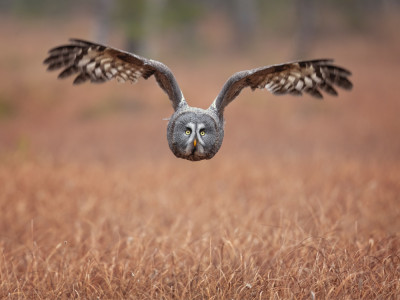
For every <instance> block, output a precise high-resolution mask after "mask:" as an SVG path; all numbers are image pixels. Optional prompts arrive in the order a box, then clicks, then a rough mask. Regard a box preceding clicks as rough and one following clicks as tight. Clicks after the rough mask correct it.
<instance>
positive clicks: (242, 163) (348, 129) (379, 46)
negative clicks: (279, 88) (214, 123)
mask: <svg viewBox="0 0 400 300" xmlns="http://www.w3.org/2000/svg"><path fill="white" fill-rule="evenodd" d="M399 28H400V1H399V0H326V1H317V0H297V1H289V0H282V1H269V0H268V1H267V0H230V1H227V0H224V1H222V0H221V1H212V0H203V1H194V0H147V1H145V0H135V1H133V0H130V1H129V0H116V1H109V0H99V1H93V0H91V1H81V0H69V1H54V0H0V211H1V217H0V253H1V255H0V260H1V262H0V275H1V278H2V280H0V298H6V297H7V298H10V299H14V298H13V297H15V299H17V298H18V299H20V298H35V296H36V297H37V298H41V299H43V298H46V299H55V298H60V297H61V295H65V297H66V298H73V297H75V295H77V297H78V298H79V297H83V298H95V297H99V298H105V299H110V298H127V297H126V295H129V294H131V295H132V297H133V298H140V299H142V298H147V299H158V298H163V296H162V295H163V293H165V295H167V296H166V297H165V299H168V298H174V299H180V298H182V299H189V298H191V297H190V295H188V294H185V293H188V292H190V293H192V292H193V295H204V296H201V298H210V297H211V296H210V291H211V294H212V293H215V295H219V296H218V297H219V298H223V299H225V298H229V299H231V298H237V299H249V298H256V297H257V298H260V299H261V298H263V297H267V298H279V297H281V298H282V299H289V298H290V299H291V298H302V299H303V298H307V297H310V295H311V298H313V299H314V296H315V298H321V299H325V298H332V295H334V294H331V292H332V291H333V292H334V293H336V298H351V299H361V298H371V299H372V298H378V294H379V297H380V298H384V299H391V298H394V297H395V296H394V295H398V294H399V284H398V260H396V258H398V257H399V247H400V246H399V245H400V243H399V240H400V239H399V232H400V218H399V215H400V205H399V200H400V185H399V182H400V160H399V159H400V138H399V137H400V118H399V112H400V85H399V83H398V78H399V70H400V55H399V53H400V35H399ZM69 38H81V39H88V40H92V41H95V42H101V43H106V44H108V45H111V46H113V47H116V48H120V49H125V50H129V51H133V52H135V53H137V54H139V55H142V56H144V57H149V58H153V59H157V60H160V61H162V62H164V63H165V64H166V65H168V66H169V67H170V68H171V69H172V71H173V72H174V74H175V77H176V79H177V81H178V82H179V85H180V87H181V88H182V90H183V93H184V95H185V98H186V100H187V101H188V103H189V104H190V105H192V106H198V107H201V108H207V107H208V106H209V105H210V104H211V103H212V101H213V100H214V98H215V97H216V95H217V94H218V93H219V91H220V89H221V87H222V85H223V84H224V82H225V81H226V80H227V79H228V78H229V77H230V76H231V75H232V74H233V73H235V72H237V71H240V70H246V69H250V68H255V67H260V66H263V65H271V64H279V63H283V62H287V61H291V60H299V59H316V58H334V59H335V63H336V64H337V65H339V66H342V67H345V68H346V69H349V70H350V71H351V72H352V74H353V75H352V76H351V77H350V80H351V81H352V82H353V84H354V88H353V90H352V91H350V92H349V91H344V90H340V89H338V93H339V96H338V97H332V96H329V95H326V96H325V98H324V100H322V101H319V100H316V99H313V98H311V97H310V96H307V95H305V96H303V97H293V96H274V95H272V94H270V93H268V92H267V91H264V90H257V91H254V92H252V91H251V90H250V89H248V90H243V91H242V93H241V94H240V96H239V97H238V98H237V99H236V100H235V101H234V102H232V103H231V104H230V105H229V106H228V107H227V108H226V110H225V119H226V126H225V138H224V143H223V145H222V147H221V149H220V150H219V152H218V153H217V155H216V156H215V157H214V158H213V159H212V160H209V161H201V162H196V163H192V162H189V161H186V160H182V159H177V158H176V157H175V156H174V155H173V154H172V153H171V151H170V149H169V147H168V143H167V140H166V128H167V121H166V120H165V119H166V118H168V117H169V116H170V115H171V113H172V111H173V110H172V107H171V104H170V101H169V100H168V98H167V96H166V95H165V94H164V93H163V91H162V90H161V89H160V88H159V87H158V85H157V84H156V82H155V80H154V78H150V79H148V80H140V81H139V82H138V83H137V84H135V85H131V84H118V83H117V82H115V81H113V82H107V83H104V84H100V85H96V84H83V85H79V86H73V85H72V81H73V78H67V79H65V80H58V79H57V73H55V72H47V71H46V67H45V66H44V65H43V60H44V59H45V58H46V56H47V51H48V50H49V49H50V48H52V47H55V46H58V45H60V44H64V43H67V41H68V39H69ZM224 245H225V248H224ZM223 249H225V250H224V251H223ZM296 249H297V250H296ZM312 249H318V251H314V250H312ZM320 253H322V254H321V255H319V254H320ZM324 253H325V254H324ZM319 257H320V259H318V258H319ZM390 262H392V264H390ZM322 263H323V264H322ZM199 270H200V271H199ZM157 274H158V275H157ZM240 274H242V275H240ZM335 274H336V275H335ZM238 276H239V277H238ZM171 278H172V279H171ZM227 278H230V280H233V281H232V282H229V283H228V282H227V281H225V280H226V279H227ZM171 280H172V281H171ZM196 282H197V283H196ZM224 282H225V288H222V289H221V288H220V284H223V283H224ZM193 283H194V285H196V284H197V287H196V286H194V287H193V291H192V290H191V288H190V287H192V286H193ZM172 287H174V289H173V288H172ZM310 291H311V292H310ZM313 291H315V293H314V292H313ZM224 292H226V294H223V293H224ZM263 292H264V294H262V293H263ZM144 293H147V294H146V295H147V296H144V295H145V294H144ZM179 293H181V294H179ZM207 293H208V294H207ZM218 293H219V294H218ZM238 293H239V294H238ZM310 293H311V294H310ZM118 295H119V296H118ZM168 295H169V296H168ZM171 295H172V296H171ZM264 295H269V296H264ZM342 295H343V296H342ZM344 295H346V297H345V296H344ZM333 297H334V296H333Z"/></svg>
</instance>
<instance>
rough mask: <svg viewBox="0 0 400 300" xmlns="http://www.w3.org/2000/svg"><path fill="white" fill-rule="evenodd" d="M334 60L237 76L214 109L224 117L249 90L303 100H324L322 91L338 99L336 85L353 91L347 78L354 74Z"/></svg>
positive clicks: (228, 82) (226, 84) (225, 86)
mask: <svg viewBox="0 0 400 300" xmlns="http://www.w3.org/2000/svg"><path fill="white" fill-rule="evenodd" d="M332 62H333V60H331V59H318V60H306V61H297V62H290V63H285V64H280V65H273V66H267V67H261V68H257V69H253V70H248V71H241V72H238V73H235V74H234V75H232V77H230V78H229V79H228V81H227V82H226V83H225V84H224V86H223V87H222V90H221V92H220V93H219V95H218V96H217V98H216V99H215V101H214V102H213V104H212V105H211V107H210V108H212V109H214V110H216V111H217V112H218V114H223V111H224V108H225V107H226V106H227V105H228V104H229V103H230V102H232V101H233V100H234V99H235V98H236V97H237V96H238V95H239V94H240V92H241V91H242V89H243V88H245V87H251V89H252V90H255V89H257V88H259V89H264V88H265V89H267V90H268V91H270V92H271V93H273V94H275V95H282V94H291V95H296V96H301V95H302V93H303V92H305V93H308V94H310V95H311V96H313V97H316V98H323V96H322V94H321V90H322V91H325V92H327V93H328V94H331V95H334V96H336V95H337V92H336V90H335V89H334V88H333V86H334V85H336V86H338V87H341V88H343V89H346V90H350V89H351V88H352V86H353V84H352V83H351V82H350V80H349V79H348V78H347V77H348V76H350V75H351V73H350V71H348V70H346V69H344V68H341V67H338V66H336V65H333V64H332Z"/></svg>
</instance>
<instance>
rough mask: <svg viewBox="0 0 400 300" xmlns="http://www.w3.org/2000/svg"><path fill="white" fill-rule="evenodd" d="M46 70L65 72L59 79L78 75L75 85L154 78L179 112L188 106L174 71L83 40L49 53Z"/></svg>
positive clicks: (129, 54)
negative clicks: (183, 105)
mask: <svg viewBox="0 0 400 300" xmlns="http://www.w3.org/2000/svg"><path fill="white" fill-rule="evenodd" d="M44 64H47V65H48V67H47V70H50V71H52V70H57V69H63V70H62V72H61V73H60V74H59V75H58V78H65V77H68V76H70V75H74V74H77V76H76V77H75V80H74V84H80V83H83V82H85V81H90V82H95V83H102V82H105V81H108V80H111V79H114V78H115V79H117V80H118V81H120V82H125V81H130V82H132V83H135V82H136V81H138V80H139V78H144V79H147V78H149V77H150V76H152V75H154V76H155V78H156V80H157V82H158V84H159V86H160V87H161V88H162V89H163V90H164V92H165V93H166V94H167V95H168V97H169V99H170V100H171V101H172V106H173V107H174V109H175V110H176V109H177V108H178V107H179V106H180V105H182V104H185V103H186V102H185V100H184V97H183V94H182V92H181V90H180V88H179V85H178V83H177V82H176V79H175V77H174V75H173V74H172V72H171V70H170V69H169V68H168V67H167V66H166V65H164V64H163V63H161V62H159V61H155V60H152V59H147V58H144V57H141V56H139V55H136V54H133V53H129V52H125V51H122V50H118V49H115V48H111V47H108V46H105V45H100V44H96V43H92V42H88V41H84V40H79V39H71V40H70V43H69V44H67V45H63V46H59V47H56V48H53V49H51V50H49V56H48V57H47V58H46V59H45V61H44Z"/></svg>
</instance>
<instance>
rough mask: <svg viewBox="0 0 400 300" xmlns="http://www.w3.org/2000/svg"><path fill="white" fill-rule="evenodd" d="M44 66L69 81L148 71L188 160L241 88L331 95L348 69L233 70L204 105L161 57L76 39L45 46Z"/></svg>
mask: <svg viewBox="0 0 400 300" xmlns="http://www.w3.org/2000/svg"><path fill="white" fill-rule="evenodd" d="M44 64H46V65H48V68H47V69H48V70H50V71H52V70H58V69H61V70H62V72H61V73H60V74H59V75H58V78H66V77H68V76H71V75H76V77H75V79H74V81H73V83H74V84H81V83H84V82H86V81H90V82H95V83H101V82H105V81H108V80H112V79H117V80H118V81H120V82H126V81H130V82H132V83H135V82H137V81H138V80H139V79H140V78H144V79H148V78H150V77H151V76H154V77H155V79H156V81H157V83H158V85H159V86H160V87H161V88H162V90H163V91H164V92H165V93H166V94H167V95H168V98H169V100H170V101H171V103H172V107H173V109H174V113H173V114H172V115H171V117H170V119H169V122H168V126H167V140H168V145H169V147H170V149H171V151H172V152H173V153H174V154H175V156H176V157H179V158H183V159H187V160H190V161H200V160H203V159H211V158H212V157H214V155H215V154H216V153H217V152H218V150H219V149H220V148H221V145H222V141H223V139H224V124H225V122H224V110H225V108H226V106H228V104H229V103H231V102H232V101H233V100H234V99H235V98H236V97H237V96H239V94H240V92H241V91H242V89H243V88H246V87H250V88H251V89H252V90H255V89H266V90H268V91H269V92H271V93H273V94H275V95H283V94H291V95H295V96H300V95H302V94H303V93H307V94H310V95H311V96H313V97H315V98H322V97H323V96H322V93H321V91H324V92H326V93H328V94H330V95H334V96H336V95H337V92H336V90H335V89H334V86H338V87H340V88H343V89H346V90H350V89H351V88H352V86H353V85H352V83H351V82H350V80H349V79H348V77H349V76H350V75H351V73H350V72H349V71H348V70H346V69H344V68H341V67H338V66H336V65H334V64H333V60H331V59H316V60H304V61H295V62H288V63H284V64H278V65H271V66H265V67H260V68H256V69H251V70H246V71H241V72H237V73H235V74H233V75H232V76H231V77H230V78H229V79H228V80H227V81H226V82H225V84H224V85H223V87H222V89H221V91H220V93H219V94H218V96H217V97H216V98H215V100H214V102H212V104H211V105H210V107H209V108H208V109H201V108H197V107H191V106H190V105H189V104H188V103H187V102H186V99H185V97H184V96H183V94H182V91H181V89H180V88H179V85H178V83H177V81H176V80H175V77H174V75H173V74H172V72H171V70H170V69H169V68H168V67H167V66H166V65H164V64H163V63H161V62H159V61H156V60H152V59H147V58H144V57H141V56H139V55H136V54H133V53H129V52H125V51H122V50H118V49H116V48H112V47H109V46H105V45H101V44H97V43H92V42H89V41H85V40H80V39H70V43H68V44H66V45H62V46H58V47H56V48H53V49H51V50H49V53H48V57H47V58H46V59H45V60H44Z"/></svg>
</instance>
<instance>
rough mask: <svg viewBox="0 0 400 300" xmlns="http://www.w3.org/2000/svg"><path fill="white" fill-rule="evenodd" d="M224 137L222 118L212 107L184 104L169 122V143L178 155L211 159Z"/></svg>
mask: <svg viewBox="0 0 400 300" xmlns="http://www.w3.org/2000/svg"><path fill="white" fill-rule="evenodd" d="M223 138H224V121H223V119H222V118H221V117H219V116H218V115H217V114H216V113H215V111H214V110H213V109H212V108H209V109H206V110H205V109H201V108H197V107H191V106H189V105H185V106H183V107H182V108H179V109H178V110H177V111H176V112H175V113H174V114H173V115H172V116H171V118H170V120H169V122H168V126H167V139H168V145H169V148H170V149H171V151H172V152H173V153H174V155H175V156H176V157H179V158H184V159H187V160H191V161H198V160H203V159H211V158H212V157H214V155H215V154H216V153H217V152H218V150H219V149H220V147H221V145H222V140H223Z"/></svg>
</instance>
